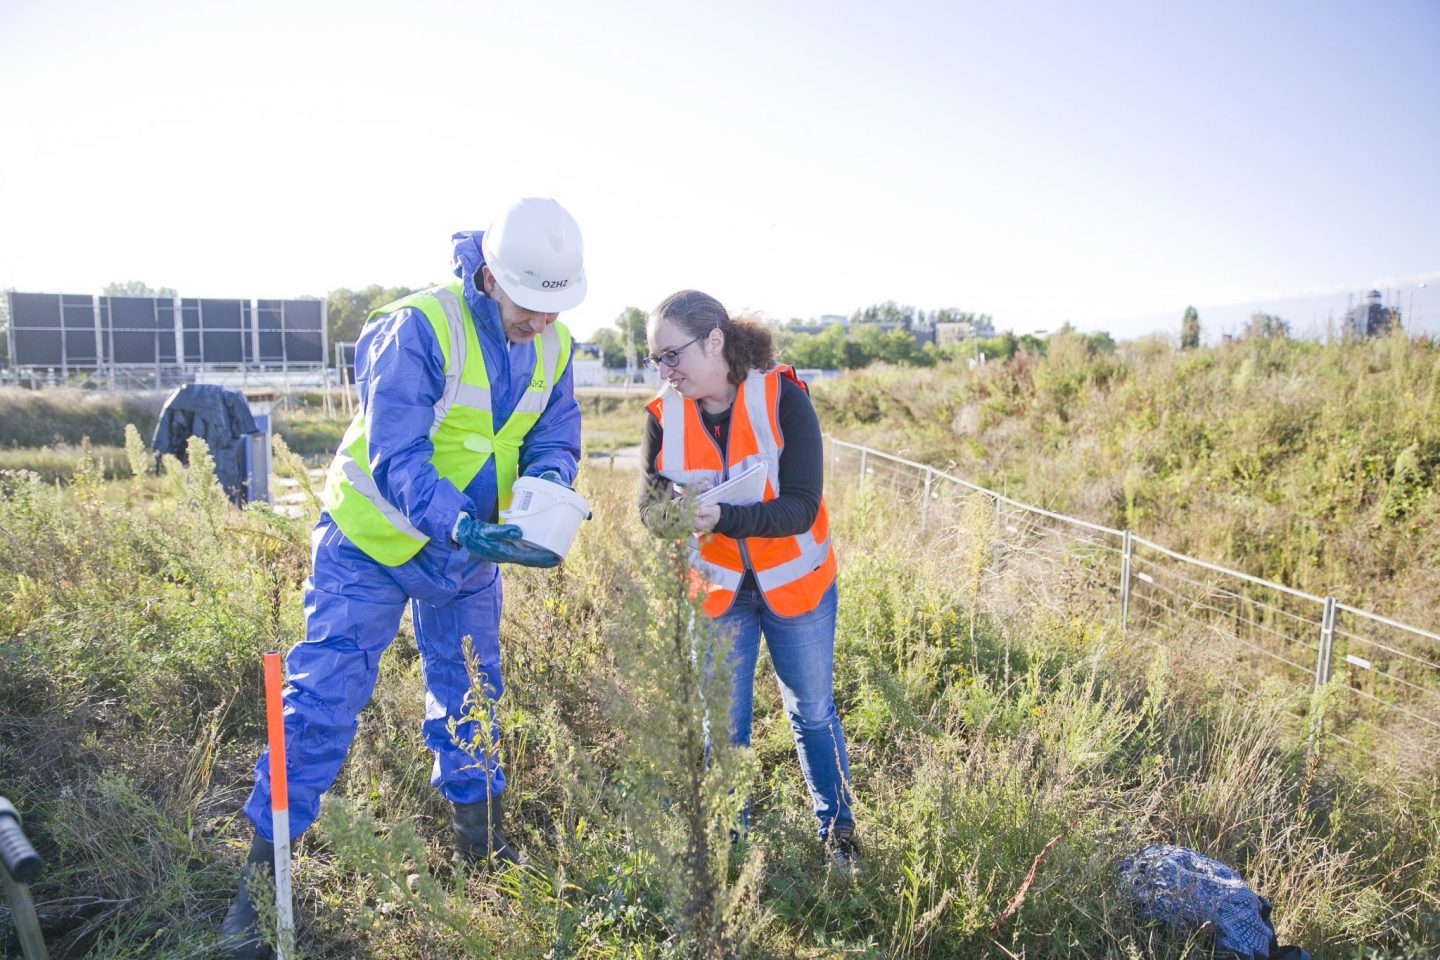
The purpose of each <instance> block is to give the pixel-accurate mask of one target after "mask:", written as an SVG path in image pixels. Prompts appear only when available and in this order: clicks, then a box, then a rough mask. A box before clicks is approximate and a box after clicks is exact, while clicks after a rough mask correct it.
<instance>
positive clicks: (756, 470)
mask: <svg viewBox="0 0 1440 960" xmlns="http://www.w3.org/2000/svg"><path fill="white" fill-rule="evenodd" d="M765 474H766V470H765V462H764V461H763V460H761V461H756V463H755V464H754V465H753V466H751V467H750V469H749V470H746V471H745V472H744V473H738V474H736V475H735V476H733V477H731V478H730V479H729V480H726V481H725V482H724V483H722V484H720V485H719V486H718V487H711V488H710V489H709V490H706V491H705V492H704V493H702V494H700V496H698V497H696V498H695V502H696V503H704V504H711V503H730V504H734V505H735V506H737V507H740V506H745V505H746V504H750V503H759V502H760V501H761V499H763V498H764V496H765Z"/></svg>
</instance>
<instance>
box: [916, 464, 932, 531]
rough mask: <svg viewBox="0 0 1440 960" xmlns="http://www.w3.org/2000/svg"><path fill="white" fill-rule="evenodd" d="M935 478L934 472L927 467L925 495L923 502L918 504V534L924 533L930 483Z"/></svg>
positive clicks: (928, 512)
mask: <svg viewBox="0 0 1440 960" xmlns="http://www.w3.org/2000/svg"><path fill="white" fill-rule="evenodd" d="M934 478H935V471H934V470H932V469H930V468H929V467H926V468H925V493H924V497H925V499H924V501H923V502H921V504H920V532H921V533H924V532H925V520H926V517H928V516H929V514H930V481H931V480H933V479H934Z"/></svg>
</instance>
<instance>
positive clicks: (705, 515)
mask: <svg viewBox="0 0 1440 960" xmlns="http://www.w3.org/2000/svg"><path fill="white" fill-rule="evenodd" d="M647 338H648V341H649V348H650V356H648V357H646V358H645V361H646V363H647V364H648V365H649V366H651V367H652V368H654V369H657V370H659V372H660V376H661V378H662V379H663V380H664V386H663V387H662V388H661V390H660V393H659V395H658V396H656V398H655V399H654V400H652V401H651V402H650V404H649V405H648V406H647V410H648V411H649V418H648V420H647V423H646V429H645V438H644V441H643V444H642V446H641V461H642V465H643V467H644V470H645V477H646V482H645V483H643V484H642V485H641V496H640V509H641V517H642V519H643V520H644V521H645V524H646V526H647V527H649V528H650V529H651V530H652V531H656V532H658V531H659V530H660V529H661V528H662V527H663V521H662V518H663V516H664V515H665V513H666V507H667V505H668V503H669V502H670V500H671V498H672V497H673V496H674V495H675V494H676V493H677V491H683V490H685V489H686V488H695V489H699V490H704V489H708V488H709V487H712V486H715V485H718V484H720V483H721V482H723V481H725V480H727V479H729V478H731V477H733V476H737V475H739V474H741V473H742V472H745V471H747V470H751V469H754V468H757V467H761V468H763V470H764V478H765V479H764V490H763V494H762V495H761V496H760V498H759V499H758V500H757V501H755V502H749V503H717V504H702V505H700V506H698V507H696V508H695V512H694V517H693V521H692V524H693V534H694V537H693V539H692V540H691V547H690V555H691V565H692V568H693V569H694V571H695V572H696V573H697V574H698V575H699V578H700V579H701V580H703V582H704V610H705V613H706V614H707V615H708V616H710V617H712V618H714V619H715V620H717V621H718V622H720V623H722V624H724V625H725V626H726V627H728V628H729V629H730V631H731V633H732V634H733V636H734V643H733V646H732V647H731V651H730V658H729V665H730V667H731V669H732V671H733V675H734V686H733V691H734V694H733V701H732V704H731V716H730V721H731V739H732V742H734V743H737V744H744V745H748V744H749V742H750V726H751V717H752V712H753V702H754V683H755V666H756V663H757V661H758V659H759V655H760V638H761V637H762V636H763V637H764V638H765V642H766V644H767V645H768V647H769V650H770V660H771V662H772V663H773V664H774V667H775V676H776V679H777V680H778V681H779V684H780V694H781V698H782V699H783V701H784V704H785V712H786V715H787V716H788V717H789V720H790V726H791V729H792V730H793V731H794V734H795V747H796V750H797V752H798V753H799V757H800V769H801V771H802V772H803V773H804V775H805V784H806V786H807V787H808V788H809V790H810V796H811V798H812V800H813V801H814V810H815V816H816V818H817V820H818V821H819V823H818V831H817V832H818V834H819V837H820V840H821V843H822V844H823V845H824V848H825V850H826V852H827V855H828V857H829V858H830V860H831V861H832V862H834V863H836V864H838V865H840V866H843V867H846V868H849V867H852V866H853V863H854V857H855V841H854V832H855V820H854V815H853V813H852V812H851V803H850V799H851V798H850V769H849V760H848V759H847V757H846V753H845V734H844V731H843V730H842V729H841V726H840V718H839V717H838V716H837V715H836V712H835V700H834V683H833V674H834V654H835V612H836V586H835V554H834V551H833V550H832V549H831V547H830V527H829V518H828V516H827V514H826V511H825V498H824V496H823V487H824V476H823V466H824V455H823V448H822V444H821V437H820V423H819V420H818V419H817V418H816V416H815V408H814V407H813V406H812V405H811V403H810V396H809V392H808V390H807V388H806V386H805V384H804V382H803V381H801V380H800V378H799V377H798V376H796V374H795V370H794V368H792V367H790V366H789V365H787V364H777V363H776V362H775V343H774V338H773V337H772V336H771V333H770V331H769V329H768V328H767V327H765V326H764V325H763V324H762V323H760V322H759V321H757V320H754V319H749V318H742V317H731V316H730V315H729V314H728V313H727V312H726V310H725V308H724V307H723V306H721V304H720V302H719V301H717V300H716V299H715V298H714V297H711V296H709V295H707V294H704V293H701V292H699V291H697V290H681V291H680V292H679V293H676V294H673V295H671V296H670V297H667V298H666V299H665V301H664V302H663V303H661V304H660V305H659V306H658V307H656V308H655V310H654V311H652V312H651V314H650V317H649V321H648V323H647Z"/></svg>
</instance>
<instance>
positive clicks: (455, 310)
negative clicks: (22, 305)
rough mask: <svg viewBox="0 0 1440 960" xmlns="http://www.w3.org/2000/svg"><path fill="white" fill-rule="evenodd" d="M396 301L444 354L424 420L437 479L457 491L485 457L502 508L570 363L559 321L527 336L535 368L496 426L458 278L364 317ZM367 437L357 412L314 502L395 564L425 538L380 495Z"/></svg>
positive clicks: (566, 334)
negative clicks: (431, 413) (429, 417)
mask: <svg viewBox="0 0 1440 960" xmlns="http://www.w3.org/2000/svg"><path fill="white" fill-rule="evenodd" d="M402 307H414V308H415V309H417V310H419V311H420V312H421V313H423V314H424V315H425V319H426V320H429V321H430V326H431V328H433V329H434V331H435V339H436V340H437V341H438V342H439V344H440V352H441V353H442V354H444V357H445V388H444V390H443V392H442V393H441V395H440V399H439V400H438V401H437V402H436V404H435V420H434V422H433V423H432V424H431V427H430V443H431V445H432V446H433V447H434V448H435V452H434V453H433V454H432V455H431V457H430V462H431V464H433V465H434V467H435V470H436V472H437V473H439V474H440V478H441V479H442V480H448V481H450V483H452V484H454V485H455V489H456V490H464V489H465V488H466V487H467V486H468V485H469V484H470V481H471V480H474V479H475V475H476V474H478V473H479V472H480V470H481V468H482V467H484V466H485V462H486V461H487V460H489V459H490V458H491V457H492V456H493V457H494V458H495V485H496V488H497V490H498V492H499V495H500V509H502V510H503V509H505V508H506V507H508V506H509V505H510V496H511V487H513V486H514V484H515V477H516V475H517V474H518V473H519V472H520V443H521V441H523V440H524V439H525V435H526V434H527V433H529V432H530V429H531V428H532V427H534V426H535V423H536V422H537V421H538V420H539V419H540V414H541V413H542V412H544V410H545V406H546V404H548V403H549V402H550V394H551V392H552V391H553V390H554V389H555V384H556V382H558V381H559V379H560V374H561V373H563V372H564V370H565V365H566V364H567V363H569V362H570V331H569V330H568V329H566V328H565V326H564V325H563V324H560V323H552V324H550V326H548V327H546V328H545V331H544V332H543V333H541V334H540V335H539V336H538V337H536V338H535V373H534V374H533V375H532V376H531V377H530V386H529V387H528V388H526V390H525V392H524V393H523V394H522V395H521V397H520V400H519V402H518V403H516V404H515V410H514V412H512V413H511V414H510V419H508V420H506V421H505V424H504V426H502V427H501V428H500V429H499V431H496V429H495V423H494V420H493V418H492V416H491V404H490V376H489V374H487V373H486V372H485V357H484V355H483V354H482V353H481V352H480V340H479V337H478V336H477V334H476V332H475V324H474V323H473V322H472V320H471V316H470V308H469V307H468V306H466V304H465V297H464V295H463V294H462V292H461V288H460V284H459V283H453V284H450V285H448V286H443V287H432V288H431V289H429V290H422V291H420V292H419V293H414V294H411V295H410V296H408V297H405V298H403V299H400V300H397V301H395V302H394V303H391V304H388V305H386V306H384V307H381V308H380V309H379V310H376V311H374V312H373V313H371V314H370V318H369V319H374V318H375V317H377V316H380V315H382V314H387V313H394V312H395V311H397V310H399V309H401V308H402ZM368 440H369V438H368V437H367V436H366V432H365V414H364V412H363V411H361V412H360V413H357V414H356V415H355V419H354V420H353V421H351V423H350V428H349V429H348V430H346V431H345V437H344V439H342V440H341V441H340V449H339V450H337V451H336V453H335V459H334V460H333V461H332V462H331V464H330V471H329V473H328V475H327V476H326V478H325V493H324V496H323V497H322V501H323V503H324V504H325V509H326V510H327V511H328V512H329V513H330V516H331V517H332V518H333V519H334V521H335V524H336V525H337V526H338V527H339V528H340V529H341V530H342V531H343V532H344V534H345V536H347V537H349V538H350V540H351V542H353V543H354V544H355V545H356V546H357V547H359V548H360V549H361V550H363V551H365V554H366V555H367V556H369V557H370V558H371V559H373V560H377V561H379V562H380V563H383V564H385V565H386V566H391V567H395V566H399V565H400V564H402V563H404V562H405V561H407V560H409V559H410V558H411V557H413V556H415V554H417V553H419V552H420V548H421V547H423V546H425V544H426V542H427V541H428V540H429V539H430V538H429V537H427V536H426V535H425V534H423V533H421V532H420V531H419V530H417V529H416V528H415V527H414V526H413V525H412V524H411V523H410V521H409V520H407V519H405V515H404V514H403V513H401V512H400V510H399V509H398V508H397V507H396V506H395V505H394V504H392V503H390V502H388V501H387V500H385V499H384V498H383V497H381V496H380V491H379V489H378V488H377V487H376V486H375V478H374V475H373V474H372V473H371V471H370V457H369V445H368Z"/></svg>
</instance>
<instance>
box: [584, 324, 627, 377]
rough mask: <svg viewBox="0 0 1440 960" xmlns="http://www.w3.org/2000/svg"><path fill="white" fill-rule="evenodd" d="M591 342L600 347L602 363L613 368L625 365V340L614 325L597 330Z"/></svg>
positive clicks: (620, 367)
mask: <svg viewBox="0 0 1440 960" xmlns="http://www.w3.org/2000/svg"><path fill="white" fill-rule="evenodd" d="M590 342H591V343H593V344H595V346H597V347H599V348H600V363H601V365H602V366H605V367H608V368H609V369H611V370H617V369H622V368H623V367H624V366H625V341H624V340H623V339H621V337H620V331H619V330H616V329H615V328H614V327H602V328H601V329H599V330H597V331H595V335H594V336H593V337H591V338H590Z"/></svg>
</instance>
